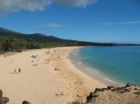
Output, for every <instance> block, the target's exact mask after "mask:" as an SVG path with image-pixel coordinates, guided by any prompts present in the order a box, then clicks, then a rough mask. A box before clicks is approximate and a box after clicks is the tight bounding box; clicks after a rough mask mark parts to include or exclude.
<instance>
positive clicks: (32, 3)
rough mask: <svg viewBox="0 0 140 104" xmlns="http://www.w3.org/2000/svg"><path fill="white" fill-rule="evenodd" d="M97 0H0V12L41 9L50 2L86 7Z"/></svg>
mask: <svg viewBox="0 0 140 104" xmlns="http://www.w3.org/2000/svg"><path fill="white" fill-rule="evenodd" d="M96 1H97V0H0V12H9V11H18V10H28V11H35V10H43V9H44V8H45V7H47V6H48V5H50V4H53V3H59V4H63V5H69V6H76V7H86V6H87V5H89V4H92V3H95V2H96Z"/></svg>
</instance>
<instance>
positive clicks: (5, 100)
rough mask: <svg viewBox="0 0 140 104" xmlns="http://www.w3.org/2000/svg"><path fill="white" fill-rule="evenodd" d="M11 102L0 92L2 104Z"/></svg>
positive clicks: (0, 103) (0, 102)
mask: <svg viewBox="0 0 140 104" xmlns="http://www.w3.org/2000/svg"><path fill="white" fill-rule="evenodd" d="M8 102H9V98H8V97H3V92H2V90H0V104H7V103H8Z"/></svg>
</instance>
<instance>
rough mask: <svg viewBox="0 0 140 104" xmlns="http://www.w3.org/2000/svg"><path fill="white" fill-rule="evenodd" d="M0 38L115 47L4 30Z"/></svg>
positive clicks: (0, 31)
mask: <svg viewBox="0 0 140 104" xmlns="http://www.w3.org/2000/svg"><path fill="white" fill-rule="evenodd" d="M0 36H2V37H9V36H14V37H16V38H19V39H27V40H32V41H35V42H41V43H45V42H60V43H61V42H67V43H75V45H78V46H79V45H80V46H85V45H101V46H102V45H103V46H104V45H105V46H106V45H107V46H108V45H109V46H110V45H115V44H113V43H94V42H84V41H77V40H68V39H61V38H58V37H55V36H47V35H44V34H40V33H34V34H24V33H19V32H15V31H12V30H9V29H5V28H0Z"/></svg>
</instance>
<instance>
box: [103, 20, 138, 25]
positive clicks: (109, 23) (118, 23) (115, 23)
mask: <svg viewBox="0 0 140 104" xmlns="http://www.w3.org/2000/svg"><path fill="white" fill-rule="evenodd" d="M130 24H140V21H126V22H112V23H111V22H108V23H102V24H101V25H105V26H112V25H130Z"/></svg>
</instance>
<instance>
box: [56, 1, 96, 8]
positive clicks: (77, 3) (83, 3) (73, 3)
mask: <svg viewBox="0 0 140 104" xmlns="http://www.w3.org/2000/svg"><path fill="white" fill-rule="evenodd" d="M58 1H59V3H60V4H63V5H66V6H75V7H86V6H87V5H90V4H94V3H96V2H97V0H58Z"/></svg>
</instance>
